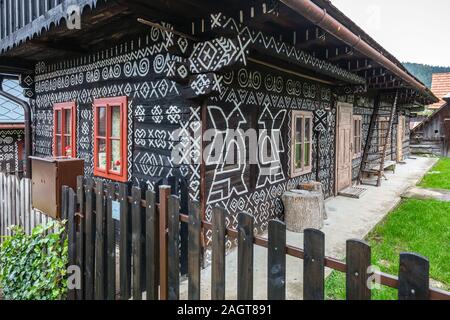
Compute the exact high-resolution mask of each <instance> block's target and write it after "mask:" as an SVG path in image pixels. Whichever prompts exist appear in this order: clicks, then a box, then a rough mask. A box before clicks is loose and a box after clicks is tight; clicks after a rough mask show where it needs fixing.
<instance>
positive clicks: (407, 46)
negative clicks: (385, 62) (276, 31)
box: [331, 0, 450, 67]
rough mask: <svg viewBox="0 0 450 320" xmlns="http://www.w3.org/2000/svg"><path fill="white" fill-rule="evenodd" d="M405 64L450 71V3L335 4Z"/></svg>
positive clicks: (364, 0)
mask: <svg viewBox="0 0 450 320" xmlns="http://www.w3.org/2000/svg"><path fill="white" fill-rule="evenodd" d="M331 2H332V3H333V4H334V5H335V6H336V7H337V8H338V9H339V10H341V11H342V12H344V13H345V14H346V15H347V16H348V17H349V18H350V19H352V20H353V21H354V22H355V23H356V24H357V25H359V26H360V27H361V28H362V29H363V30H364V31H365V32H366V33H367V34H369V35H370V36H371V37H372V38H374V39H375V40H376V41H377V42H378V43H379V44H381V45H382V46H383V47H384V48H385V49H386V50H388V51H389V52H390V53H391V54H393V55H394V56H395V57H396V58H397V59H399V60H400V61H402V62H416V63H423V64H430V65H437V66H445V67H450V0H331Z"/></svg>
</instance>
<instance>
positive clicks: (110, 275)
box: [63, 177, 450, 300]
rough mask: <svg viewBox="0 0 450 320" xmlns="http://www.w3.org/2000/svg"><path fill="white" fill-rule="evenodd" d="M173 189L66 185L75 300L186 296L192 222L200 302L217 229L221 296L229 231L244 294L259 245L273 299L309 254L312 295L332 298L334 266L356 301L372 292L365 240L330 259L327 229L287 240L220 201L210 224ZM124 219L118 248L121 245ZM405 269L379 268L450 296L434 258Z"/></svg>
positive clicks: (215, 275) (194, 285)
mask: <svg viewBox="0 0 450 320" xmlns="http://www.w3.org/2000/svg"><path fill="white" fill-rule="evenodd" d="M170 191H171V190H170V187H169V186H159V190H157V192H153V191H146V192H144V191H143V190H142V189H141V188H138V187H133V188H131V190H129V189H128V187H127V185H125V184H118V185H117V184H114V183H109V184H106V185H104V183H103V182H102V181H97V182H94V181H93V180H92V179H88V180H87V181H85V182H84V181H83V178H82V177H80V178H79V181H78V188H77V190H76V192H75V191H73V190H71V189H69V188H64V191H63V192H64V194H65V199H66V204H65V210H66V212H65V214H66V215H67V217H68V220H69V223H68V226H69V229H68V237H69V263H70V264H71V265H78V266H79V267H80V271H81V275H82V281H81V283H82V285H81V287H80V288H78V289H77V290H71V291H70V292H69V299H88V300H90V299H101V300H102V299H108V300H114V299H134V300H141V299H143V298H145V299H149V300H155V299H160V300H166V299H175V300H176V299H179V298H180V263H179V262H180V236H179V235H180V226H182V225H183V224H185V225H188V239H189V240H188V298H189V299H190V300H198V299H200V293H201V292H200V282H201V259H202V249H203V248H202V241H201V239H202V233H203V232H204V231H205V230H211V231H212V245H211V250H212V261H211V264H212V266H211V273H212V274H211V298H212V299H217V300H222V299H225V293H226V278H225V275H226V272H225V254H226V248H225V243H226V237H228V238H233V239H237V243H238V248H237V250H238V269H237V281H238V286H237V298H238V299H242V300H251V299H252V298H253V249H254V246H262V247H264V248H267V250H268V261H267V270H268V275H267V277H268V279H267V292H268V299H271V300H276V299H285V298H286V257H287V256H293V257H296V258H298V259H299V264H300V261H301V260H303V268H304V271H303V274H304V280H303V283H304V286H303V297H304V299H308V300H322V299H324V298H325V294H324V272H325V268H326V267H328V268H331V269H334V270H337V271H340V272H343V273H345V274H346V294H347V299H349V300H364V299H370V298H371V291H370V290H369V289H368V286H367V280H368V278H369V277H370V276H371V275H372V274H371V273H370V269H369V266H370V265H371V248H370V246H369V245H367V244H366V243H365V242H363V241H359V240H349V241H347V249H346V250H347V252H346V257H347V258H346V261H345V262H342V261H339V260H337V259H333V258H329V257H326V256H325V236H324V234H323V233H322V232H321V231H318V230H313V229H310V230H306V231H305V234H304V248H303V249H300V248H296V247H292V246H289V245H286V226H285V224H284V223H283V222H281V221H277V220H274V221H270V222H269V229H268V239H265V238H262V237H259V236H255V235H254V234H253V230H254V228H253V217H252V216H251V215H249V214H246V213H241V214H240V215H239V217H238V224H239V225H238V229H237V230H234V229H227V227H226V210H224V209H223V208H215V209H214V212H213V217H212V223H209V222H205V221H201V213H200V206H199V204H198V203H196V202H191V203H190V204H189V208H188V212H184V213H180V199H179V197H178V196H176V195H171V194H170ZM117 226H119V236H118V248H117V247H116V238H117V230H116V227H117ZM399 270H400V273H399V276H398V277H396V276H392V275H388V274H384V273H379V274H378V276H379V279H380V281H379V282H380V283H381V284H382V285H384V286H388V287H392V288H397V289H398V298H399V299H402V300H405V299H450V293H448V292H444V291H441V290H438V289H432V288H430V287H429V263H428V261H427V260H426V259H425V258H423V257H420V256H419V255H416V254H412V253H403V254H401V255H400V268H399Z"/></svg>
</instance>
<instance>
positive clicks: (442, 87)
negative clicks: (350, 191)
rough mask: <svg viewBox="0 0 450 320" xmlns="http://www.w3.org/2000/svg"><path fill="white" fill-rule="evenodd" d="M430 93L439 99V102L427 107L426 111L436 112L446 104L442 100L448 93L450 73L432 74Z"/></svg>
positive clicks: (449, 89) (449, 90)
mask: <svg viewBox="0 0 450 320" xmlns="http://www.w3.org/2000/svg"><path fill="white" fill-rule="evenodd" d="M431 91H432V92H433V94H434V95H435V96H436V97H438V98H439V102H437V103H434V104H432V105H430V106H428V109H429V110H432V111H436V110H438V109H440V108H441V107H442V106H443V105H444V104H446V101H445V100H444V99H443V98H444V97H445V96H446V95H448V93H449V92H450V72H447V73H435V74H433V78H432V84H431Z"/></svg>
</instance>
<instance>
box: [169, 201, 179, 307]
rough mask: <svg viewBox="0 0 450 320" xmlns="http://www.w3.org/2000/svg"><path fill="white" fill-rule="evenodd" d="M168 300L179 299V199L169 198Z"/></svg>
mask: <svg viewBox="0 0 450 320" xmlns="http://www.w3.org/2000/svg"><path fill="white" fill-rule="evenodd" d="M168 209H169V210H168V213H169V215H168V220H167V226H168V228H167V229H168V237H167V238H168V242H167V254H168V258H169V260H170V261H168V266H167V267H168V272H167V275H168V279H167V289H168V296H167V298H168V300H179V299H180V198H179V197H178V196H170V197H169V202H168Z"/></svg>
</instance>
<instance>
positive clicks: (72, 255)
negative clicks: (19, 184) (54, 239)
mask: <svg viewBox="0 0 450 320" xmlns="http://www.w3.org/2000/svg"><path fill="white" fill-rule="evenodd" d="M63 193H65V194H66V196H65V197H66V199H67V208H65V212H66V214H67V229H68V230H67V238H68V245H69V248H68V258H69V259H68V260H69V266H74V265H75V264H76V245H77V244H76V227H77V226H76V220H75V211H76V206H77V196H76V194H75V192H74V191H73V190H72V189H71V188H68V187H66V186H64V187H63ZM75 298H76V290H75V289H71V290H69V291H68V299H69V300H75Z"/></svg>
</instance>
